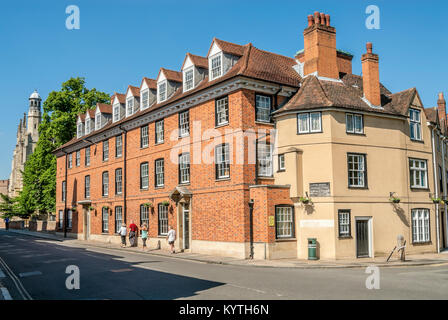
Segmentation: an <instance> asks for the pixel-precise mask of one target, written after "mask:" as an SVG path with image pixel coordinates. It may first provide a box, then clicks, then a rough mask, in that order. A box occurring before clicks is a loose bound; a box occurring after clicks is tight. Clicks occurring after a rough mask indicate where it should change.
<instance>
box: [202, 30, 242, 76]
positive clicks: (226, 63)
mask: <svg viewBox="0 0 448 320" xmlns="http://www.w3.org/2000/svg"><path fill="white" fill-rule="evenodd" d="M243 54H244V47H243V46H240V45H238V44H234V43H230V42H226V41H222V40H219V39H216V38H214V39H213V42H212V45H211V46H210V49H209V50H208V54H207V59H208V78H209V81H212V80H215V79H218V78H220V77H222V76H223V75H225V74H226V73H227V72H228V71H229V70H230V69H231V68H232V67H233V66H234V65H235V63H236V62H237V61H238V59H239V58H240V57H241V56H243Z"/></svg>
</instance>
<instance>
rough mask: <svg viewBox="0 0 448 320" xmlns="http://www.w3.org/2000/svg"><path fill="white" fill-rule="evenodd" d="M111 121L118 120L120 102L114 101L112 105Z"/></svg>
mask: <svg viewBox="0 0 448 320" xmlns="http://www.w3.org/2000/svg"><path fill="white" fill-rule="evenodd" d="M112 117H113V121H114V122H117V121H120V103H114V104H113V106H112Z"/></svg>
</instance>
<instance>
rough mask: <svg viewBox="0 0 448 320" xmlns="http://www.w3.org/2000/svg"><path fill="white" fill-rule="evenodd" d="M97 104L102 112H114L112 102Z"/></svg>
mask: <svg viewBox="0 0 448 320" xmlns="http://www.w3.org/2000/svg"><path fill="white" fill-rule="evenodd" d="M96 106H97V108H99V109H100V112H101V113H106V114H112V106H111V105H110V104H105V103H97V104H96Z"/></svg>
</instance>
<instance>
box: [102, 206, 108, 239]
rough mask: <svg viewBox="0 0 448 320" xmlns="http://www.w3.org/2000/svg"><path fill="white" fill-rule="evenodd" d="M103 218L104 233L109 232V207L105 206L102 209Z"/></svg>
mask: <svg viewBox="0 0 448 320" xmlns="http://www.w3.org/2000/svg"><path fill="white" fill-rule="evenodd" d="M101 218H102V219H101V220H102V231H103V233H105V232H109V209H108V208H103V209H102V215H101Z"/></svg>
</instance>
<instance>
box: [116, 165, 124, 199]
mask: <svg viewBox="0 0 448 320" xmlns="http://www.w3.org/2000/svg"><path fill="white" fill-rule="evenodd" d="M120 194H123V169H122V168H117V169H115V195H120Z"/></svg>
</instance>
